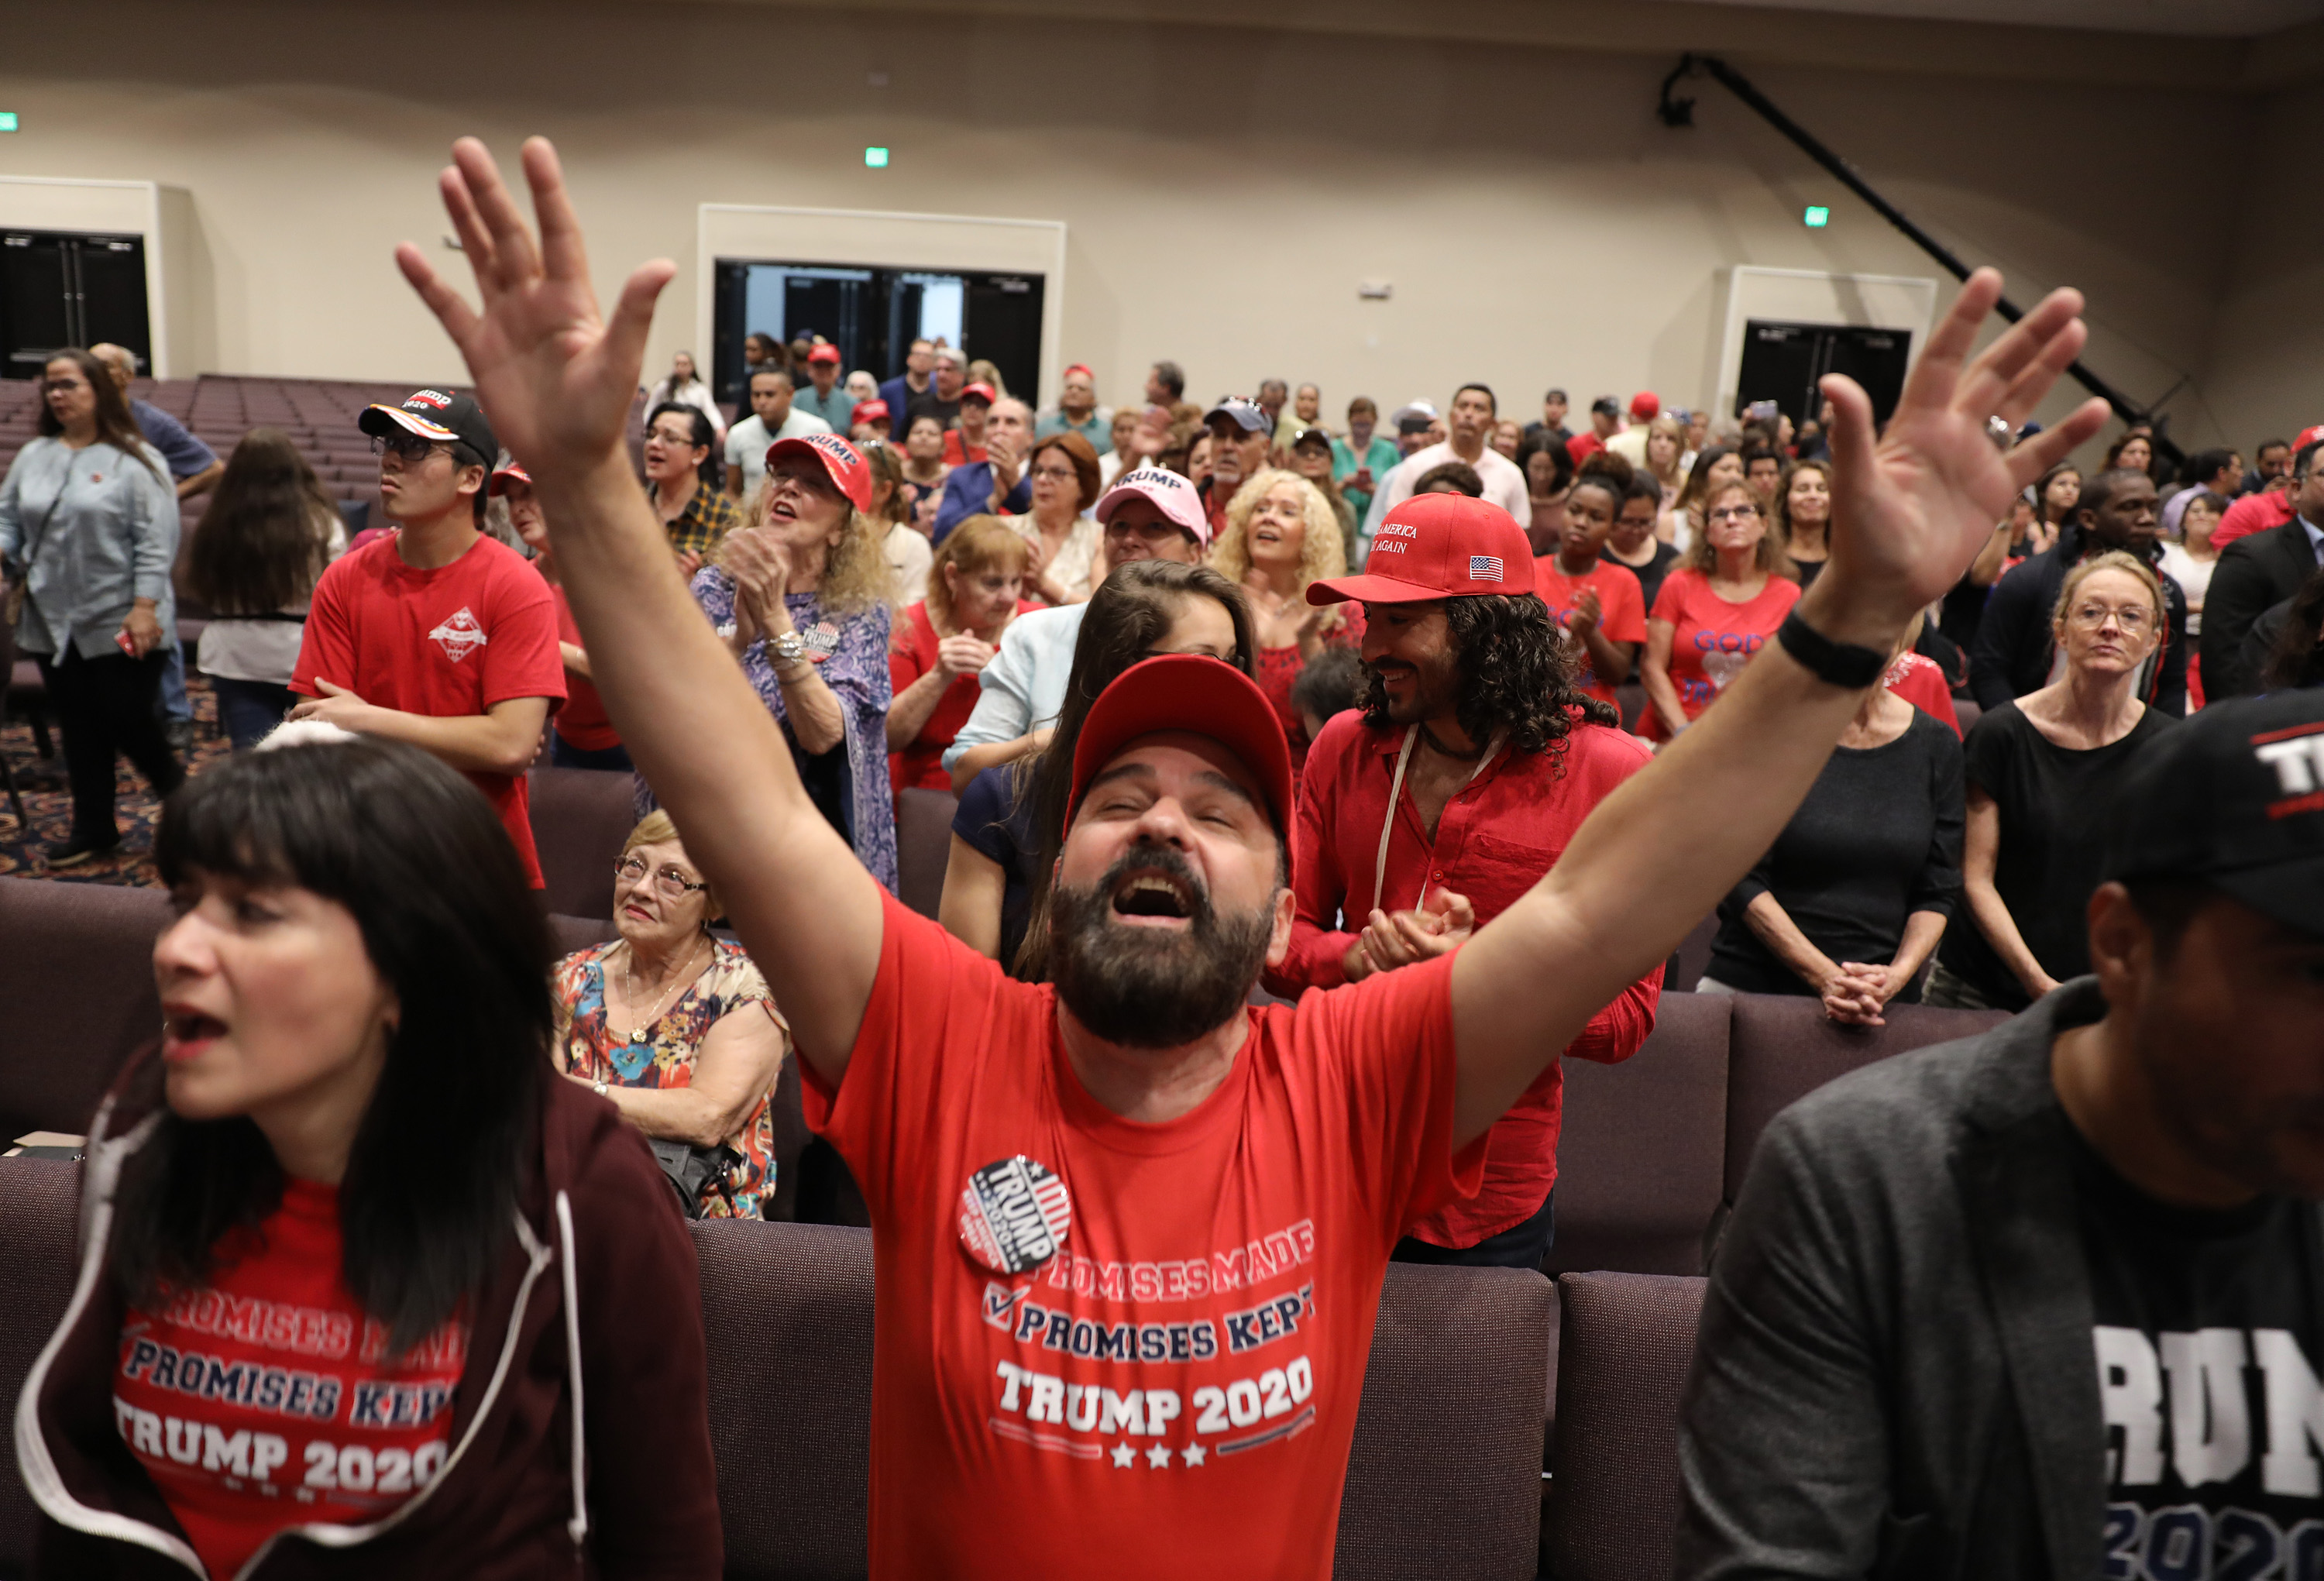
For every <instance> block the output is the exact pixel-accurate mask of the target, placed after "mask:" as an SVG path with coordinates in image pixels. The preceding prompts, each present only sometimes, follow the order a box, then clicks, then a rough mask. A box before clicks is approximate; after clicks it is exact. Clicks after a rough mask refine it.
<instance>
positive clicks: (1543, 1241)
mask: <svg viewBox="0 0 2324 1581" xmlns="http://www.w3.org/2000/svg"><path fill="white" fill-rule="evenodd" d="M1556 1238H1557V1188H1556V1187H1554V1186H1553V1187H1551V1188H1550V1191H1549V1195H1548V1196H1546V1197H1544V1198H1543V1199H1542V1200H1541V1206H1540V1207H1539V1208H1536V1209H1534V1213H1533V1217H1532V1218H1528V1219H1525V1220H1522V1221H1521V1222H1519V1223H1517V1224H1513V1225H1511V1226H1509V1227H1508V1228H1507V1229H1505V1230H1500V1231H1499V1232H1497V1233H1495V1234H1493V1235H1489V1236H1486V1237H1485V1238H1484V1239H1483V1240H1481V1241H1479V1242H1478V1243H1477V1244H1476V1245H1473V1246H1458V1247H1455V1246H1440V1245H1436V1244H1434V1242H1432V1241H1424V1240H1419V1239H1416V1237H1414V1236H1405V1237H1404V1238H1403V1239H1402V1240H1400V1241H1398V1242H1397V1244H1396V1250H1395V1251H1393V1252H1391V1253H1390V1254H1388V1255H1389V1256H1390V1258H1391V1259H1393V1260H1394V1261H1396V1262H1398V1263H1431V1264H1435V1265H1437V1266H1438V1267H1457V1268H1538V1267H1540V1266H1541V1260H1542V1259H1543V1258H1544V1257H1546V1256H1548V1255H1549V1248H1550V1244H1551V1243H1552V1242H1553V1241H1554V1240H1555V1239H1556Z"/></svg>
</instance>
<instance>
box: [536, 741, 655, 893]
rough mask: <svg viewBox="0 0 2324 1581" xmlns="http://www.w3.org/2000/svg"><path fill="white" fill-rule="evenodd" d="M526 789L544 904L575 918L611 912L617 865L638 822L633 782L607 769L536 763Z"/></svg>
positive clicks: (626, 776) (625, 776)
mask: <svg viewBox="0 0 2324 1581" xmlns="http://www.w3.org/2000/svg"><path fill="white" fill-rule="evenodd" d="M531 782H532V783H531V788H530V791H529V793H528V795H529V797H530V804H531V809H532V842H533V845H534V846H535V847H536V848H537V849H538V850H539V855H540V877H541V880H542V882H543V883H544V884H545V885H546V886H547V888H546V891H545V893H544V894H543V896H542V903H543V904H544V905H546V906H547V907H548V908H549V911H550V912H552V913H558V914H561V915H566V916H576V917H604V918H607V919H609V920H610V919H611V918H612V916H613V864H614V863H615V862H616V861H618V860H620V859H621V855H622V841H625V840H627V839H628V838H629V837H630V831H631V830H632V829H634V828H636V827H637V823H638V813H637V803H636V800H635V792H634V788H633V782H632V779H631V777H630V776H628V775H626V774H614V773H609V772H608V771H606V770H605V769H603V768H536V769H534V770H533V771H532V774H531Z"/></svg>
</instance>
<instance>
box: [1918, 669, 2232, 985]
mask: <svg viewBox="0 0 2324 1581" xmlns="http://www.w3.org/2000/svg"><path fill="white" fill-rule="evenodd" d="M2177 723H2178V721H2177V720H2175V719H2173V718H2172V717H2171V716H2170V715H2169V714H2165V713H2159V712H2156V711H2155V710H2153V709H2152V708H2150V709H2148V710H2147V711H2146V712H2145V713H2144V714H2143V715H2142V716H2141V717H2140V719H2139V722H2137V723H2136V724H2135V725H2133V726H2132V727H2131V728H2130V732H2129V733H2128V734H2127V735H2126V736H2124V737H2123V738H2122V740H2118V741H2115V742H2112V743H2110V744H2108V745H2107V746H2104V747H2094V748H2092V749H2089V750H2088V751H2080V750H2076V749H2071V748H2067V747H2061V746H2058V745H2056V744H2055V743H2054V742H2052V740H2050V739H2049V738H2048V737H2047V736H2044V735H2043V733H2042V732H2041V731H2038V730H2035V729H2034V728H2033V721H2031V720H2029V719H2027V718H2026V717H2025V715H2024V712H2022V711H2020V710H2019V708H2018V706H2017V704H2016V703H2015V701H2012V702H2008V703H2002V704H2001V705H1999V706H1998V707H1997V708H1994V709H1992V710H1990V711H1989V712H1987V713H1986V714H1985V715H1984V717H1982V718H1980V719H1979V720H1978V722H1977V723H1976V724H1974V725H1972V726H1971V727H1970V728H1969V740H1967V741H1966V742H1964V743H1963V744H1962V751H1963V754H1964V757H1965V759H1966V762H1965V769H1966V773H1967V776H1968V779H1969V784H1971V785H1973V786H1980V787H1982V788H1983V789H1984V791H1985V793H1986V794H1987V795H1989V796H1991V797H1992V798H1993V799H1994V802H1995V803H1996V804H1997V807H1998V808H1999V811H2000V813H2001V843H2000V848H1999V850H1998V851H1997V853H1996V855H1995V858H1994V864H1993V884H1994V887H1995V888H1996V889H1997V890H1999V891H2000V893H2001V901H2002V904H2003V905H2006V906H2007V907H2008V908H2009V915H2010V919H2011V920H2012V921H2013V922H2015V924H2017V932H2018V933H2019V934H2020V935H2022V936H2023V937H2024V940H2025V947H2026V948H2027V949H2028V950H2031V951H2033V959H2034V960H2035V961H2040V962H2041V964H2042V970H2043V971H2046V972H2048V973H2049V974H2050V975H2051V976H2052V977H2053V978H2055V979H2058V980H2059V981H2060V982H2064V981H2065V980H2066V979H2069V978H2075V977H2080V976H2081V975H2082V974H2083V973H2084V972H2086V971H2088V970H2089V969H2090V951H2089V924H2088V923H2087V921H2086V919H2085V912H2086V910H2087V908H2088V907H2089V902H2090V892H2091V891H2092V890H2094V889H2096V888H2097V887H2098V869H2099V865H2100V862H2101V860H2102V859H2103V856H2104V848H2105V844H2106V835H2107V823H2108V820H2107V816H2106V809H2107V803H2108V801H2109V800H2110V799H2111V797H2112V795H2113V794H2114V788H2115V786H2116V785H2118V784H2120V783H2121V780H2122V777H2123V771H2124V770H2125V769H2126V768H2128V767H2129V766H2130V759H2131V758H2132V756H2133V755H2134V754H2135V753H2136V752H2137V751H2138V750H2139V749H2141V748H2143V747H2144V746H2145V745H2146V743H2147V742H2149V741H2151V740H2153V739H2154V738H2155V737H2156V736H2158V735H2160V734H2162V733H2163V731H2165V730H2168V729H2170V728H2171V727H2172V726H2173V725H2175V724H2177ZM2202 815H2203V813H2202V809H2200V808H2189V809H2188V816H2190V817H2200V816H2202ZM1961 913H1962V915H1961V920H1960V925H1959V926H1956V927H1950V928H1948V929H1946V930H1945V942H1944V947H1943V949H1942V950H1941V951H1940V956H1939V958H1940V959H1941V960H1942V961H1944V963H1945V966H1946V968H1947V969H1948V970H1951V971H1952V972H1954V973H1955V974H1957V975H1958V976H1960V978H1961V979H1963V980H1965V981H1966V982H1968V983H1969V985H1970V986H1971V987H1972V988H1976V989H1977V990H1978V992H1979V993H1980V994H1983V995H1984V996H1985V997H1986V1000H1987V1003H1989V1004H1991V1005H1993V1006H1994V1007H1997V1008H1998V1009H2003V1010H2022V1009H2024V1007H2025V1006H2026V1004H2027V1002H2028V1001H2027V997H2026V993H2025V989H2024V987H2023V986H2022V985H2021V984H2020V983H2019V982H2018V980H2017V979H2016V976H2015V974H2014V973H2012V972H2011V971H2010V970H2009V969H2008V968H2007V967H2006V966H2004V965H2003V964H2002V962H2001V957H2000V956H1998V955H1997V954H1995V953H1994V951H1993V946H1992V945H1990V944H1988V943H1987V942H1986V939H1985V934H1984V933H1983V931H1982V930H1980V929H1979V928H1978V926H1977V924H1976V922H1975V920H1974V919H1973V918H1972V917H1970V916H1969V906H1968V905H1967V904H1966V903H1964V904H1963V905H1962V906H1961Z"/></svg>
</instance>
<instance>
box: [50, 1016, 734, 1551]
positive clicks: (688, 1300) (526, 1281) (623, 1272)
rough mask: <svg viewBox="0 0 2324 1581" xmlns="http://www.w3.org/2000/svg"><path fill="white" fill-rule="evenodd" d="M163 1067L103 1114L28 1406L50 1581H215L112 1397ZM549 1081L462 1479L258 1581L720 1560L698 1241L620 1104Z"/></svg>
mask: <svg viewBox="0 0 2324 1581" xmlns="http://www.w3.org/2000/svg"><path fill="white" fill-rule="evenodd" d="M159 1066H160V1062H159V1061H158V1059H155V1058H153V1057H152V1056H151V1055H150V1054H149V1055H148V1056H147V1057H146V1058H145V1059H143V1061H140V1062H135V1063H134V1064H133V1066H132V1068H131V1070H130V1071H129V1072H128V1073H126V1074H125V1075H124V1078H123V1080H122V1081H121V1082H120V1083H119V1084H118V1085H117V1087H116V1088H115V1095H114V1096H113V1097H111V1098H107V1099H106V1102H105V1105H104V1107H103V1108H100V1109H99V1110H98V1111H97V1118H96V1120H95V1121H94V1122H93V1124H92V1126H91V1132H92V1135H90V1137H89V1141H88V1163H87V1164H86V1165H85V1166H84V1170H83V1173H82V1177H81V1206H80V1217H81V1227H80V1255H81V1265H80V1270H79V1275H78V1281H77V1282H76V1283H75V1286H74V1290H73V1295H72V1301H71V1303H70V1304H69V1306H68V1307H67V1308H66V1310H65V1315H64V1320H63V1322H62V1323H61V1324H60V1325H59V1327H58V1328H57V1331H56V1332H55V1333H54V1334H53V1335H51V1337H50V1338H49V1342H48V1344H47V1346H46V1347H43V1348H42V1352H41V1355H40V1356H39V1359H38V1360H36V1361H35V1362H34V1363H33V1365H32V1372H31V1373H30V1374H28V1375H27V1376H26V1378H25V1380H24V1389H23V1394H22V1395H21V1396H20V1397H19V1398H18V1401H17V1404H16V1420H15V1426H16V1463H17V1466H18V1469H19V1470H20V1471H21V1472H22V1473H23V1479H24V1485H25V1488H26V1490H27V1491H28V1492H29V1493H30V1494H32V1500H33V1502H34V1503H35V1504H36V1505H37V1506H38V1507H39V1509H40V1511H41V1515H42V1523H41V1535H40V1546H39V1549H38V1556H37V1558H36V1562H35V1568H34V1574H35V1575H38V1576H72V1577H76V1578H79V1577H115V1576H118V1577H147V1576H152V1577H171V1578H174V1581H183V1577H185V1576H206V1575H208V1572H207V1571H206V1570H205V1569H204V1568H203V1567H202V1564H201V1561H200V1560H199V1559H198V1558H197V1557H196V1556H195V1553H194V1550H193V1549H192V1547H191V1545H190V1544H189V1543H188V1542H187V1540H186V1537H185V1533H184V1531H183V1530H181V1529H180V1526H179V1525H178V1522H177V1521H176V1519H175V1518H174V1517H173V1516H172V1515H171V1512H170V1509H169V1506H168V1504H167V1503H165V1502H164V1501H163V1500H162V1498H161V1494H160V1493H159V1492H158V1491H157V1490H156V1489H155V1488H154V1486H153V1484H152V1481H151V1479H150V1478H148V1477H147V1476H146V1475H145V1472H144V1469H143V1467H142V1466H139V1465H138V1464H137V1461H136V1460H135V1458H134V1457H133V1456H132V1455H131V1454H130V1451H129V1448H128V1446H127V1445H125V1444H124V1443H123V1442H122V1440H121V1436H120V1432H119V1430H118V1429H117V1428H116V1427H115V1418H114V1411H113V1377H114V1371H115V1365H117V1363H118V1361H119V1339H120V1333H121V1326H122V1320H123V1304H124V1303H123V1301H122V1297H121V1293H120V1291H119V1290H118V1289H117V1287H116V1285H115V1282H114V1280H113V1279H112V1277H111V1275H110V1273H108V1271H107V1268H106V1259H107V1251H108V1242H109V1240H110V1237H111V1233H112V1227H113V1206H114V1193H115V1188H116V1186H117V1184H118V1182H119V1181H120V1178H121V1169H122V1164H123V1163H124V1161H125V1160H126V1159H127V1158H128V1157H129V1155H130V1154H133V1153H134V1152H135V1151H136V1150H137V1148H138V1147H140V1146H141V1145H143V1143H144V1141H145V1139H146V1137H147V1136H148V1135H151V1132H152V1126H151V1124H150V1122H151V1121H152V1120H153V1119H154V1118H156V1117H157V1105H158V1096H159V1091H160V1080H159V1076H160V1071H159ZM543 1094H544V1096H543V1100H542V1104H541V1115H540V1123H539V1127H538V1131H537V1135H538V1137H539V1154H538V1157H537V1158H536V1159H535V1160H533V1161H532V1165H531V1167H530V1169H528V1170H527V1172H526V1175H525V1179H524V1181H523V1182H522V1184H521V1187H520V1190H519V1193H518V1200H517V1215H516V1219H515V1222H514V1224H513V1225H512V1233H511V1236H510V1238H509V1241H508V1245H507V1250H506V1253H505V1255H503V1258H502V1261H501V1265H500V1267H499V1268H498V1269H497V1270H496V1271H495V1272H494V1273H493V1276H492V1278H491V1280H490V1281H489V1282H487V1284H486V1285H485V1287H484V1290H483V1291H482V1292H481V1293H480V1295H479V1297H478V1299H477V1301H476V1304H475V1310H476V1312H477V1314H478V1316H477V1320H476V1323H475V1330H474V1334H473V1337H472V1339H471V1342H470V1345H469V1349H468V1360H467V1370H466V1372H465V1373H463V1374H462V1375H461V1378H460V1386H459V1392H458V1394H457V1398H456V1401H455V1403H454V1406H453V1419H452V1437H451V1453H450V1457H449V1459H448V1461H447V1464H446V1466H445V1469H444V1470H443V1472H442V1473H441V1474H440V1475H438V1477H437V1478H436V1480H435V1481H434V1482H432V1483H430V1484H429V1485H428V1486H427V1487H426V1488H424V1489H423V1490H421V1491H420V1492H419V1493H417V1494H413V1495H412V1497H411V1498H410V1499H409V1500H408V1501H406V1502H405V1503H403V1504H402V1505H401V1506H400V1507H398V1508H397V1509H396V1510H395V1511H393V1512H391V1513H389V1514H388V1515H386V1516H384V1517H383V1518H382V1519H380V1520H378V1521H371V1522H368V1523H365V1524H363V1525H335V1524H328V1523H316V1524H310V1525H304V1526H295V1527H291V1528H288V1529H286V1530H284V1531H282V1532H281V1533H280V1534H279V1535H277V1536H276V1537H274V1538H273V1539H272V1540H269V1541H268V1542H267V1543H266V1544H265V1545H264V1546H263V1547H262V1548H260V1549H259V1550H258V1551H257V1553H256V1554H254V1556H253V1557H252V1558H251V1560H250V1563H249V1564H248V1565H246V1566H244V1568H243V1571H242V1576H244V1577H248V1578H252V1581H294V1578H297V1577H305V1576H330V1577H350V1578H351V1577H373V1576H377V1577H388V1576H395V1577H409V1576H469V1577H503V1576H505V1577H518V1576H522V1577H527V1578H530V1577H537V1576H606V1577H617V1576H618V1577H629V1576H640V1577H657V1578H659V1577H665V1576H668V1577H680V1576H683V1577H688V1578H694V1577H704V1578H707V1577H715V1576H717V1575H718V1574H719V1571H720V1567H721V1564H722V1558H723V1545H722V1540H721V1535H720V1530H719V1522H718V1490H717V1479H716V1473H715V1469H714V1467H713V1466H712V1464H711V1451H710V1424H709V1415H708V1411H709V1385H708V1374H707V1369H706V1360H705V1344H704V1339H703V1332H702V1292H701V1286H700V1283H699V1281H698V1275H697V1273H696V1265H695V1257H694V1245H693V1242H692V1241H691V1240H690V1239H689V1238H688V1237H687V1232H686V1227H685V1223H684V1221H683V1220H682V1219H681V1218H679V1216H678V1206H677V1201H676V1199H675V1198H674V1196H673V1195H672V1193H671V1191H670V1189H669V1182H668V1181H667V1180H666V1179H665V1177H664V1176H663V1175H662V1173H661V1171H660V1169H659V1166H657V1165H656V1163H654V1159H653V1154H652V1153H651V1152H650V1150H649V1149H648V1148H647V1146H646V1144H645V1142H644V1140H643V1138H642V1137H641V1136H640V1135H639V1134H638V1133H637V1132H636V1131H635V1130H634V1129H632V1127H631V1126H628V1125H626V1124H625V1123H623V1121H622V1118H621V1116H620V1113H619V1111H618V1110H616V1109H615V1108H613V1105H612V1104H611V1103H609V1102H607V1101H606V1100H605V1099H604V1098H598V1097H596V1096H595V1095H594V1094H592V1093H590V1092H589V1091H587V1090H586V1089H583V1088H581V1087H579V1086H576V1084H575V1083H573V1082H570V1081H566V1080H558V1079H553V1078H552V1079H550V1080H548V1081H546V1082H544V1083H543ZM218 1581H224V1578H223V1577H220V1578H218Z"/></svg>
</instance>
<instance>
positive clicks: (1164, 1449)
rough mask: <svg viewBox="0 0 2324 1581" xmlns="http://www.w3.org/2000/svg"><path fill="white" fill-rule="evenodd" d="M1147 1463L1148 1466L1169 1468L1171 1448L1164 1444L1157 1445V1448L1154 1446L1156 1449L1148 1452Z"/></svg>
mask: <svg viewBox="0 0 2324 1581" xmlns="http://www.w3.org/2000/svg"><path fill="white" fill-rule="evenodd" d="M1146 1463H1147V1464H1148V1466H1167V1465H1169V1464H1170V1450H1169V1447H1168V1446H1167V1445H1164V1444H1157V1445H1155V1446H1154V1448H1151V1449H1148V1451H1146Z"/></svg>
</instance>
